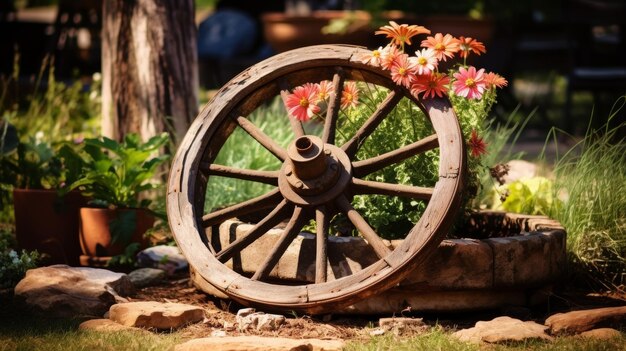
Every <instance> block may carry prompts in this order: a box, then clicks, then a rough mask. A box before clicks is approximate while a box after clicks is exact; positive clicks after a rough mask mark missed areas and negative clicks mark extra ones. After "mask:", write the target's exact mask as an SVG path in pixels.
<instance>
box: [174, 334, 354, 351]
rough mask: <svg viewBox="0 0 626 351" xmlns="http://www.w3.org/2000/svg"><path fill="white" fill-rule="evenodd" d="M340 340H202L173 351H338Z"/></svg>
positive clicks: (181, 345) (236, 338) (196, 340)
mask: <svg viewBox="0 0 626 351" xmlns="http://www.w3.org/2000/svg"><path fill="white" fill-rule="evenodd" d="M343 346H344V342H343V341H341V340H319V339H299V340H296V339H287V338H268V337H261V336H233V337H230V336H227V337H223V338H203V339H194V340H190V341H187V342H185V343H183V344H180V345H177V346H176V347H175V348H174V350H175V351H201V350H204V351H257V350H258V351H291V350H297V351H339V350H342V349H343Z"/></svg>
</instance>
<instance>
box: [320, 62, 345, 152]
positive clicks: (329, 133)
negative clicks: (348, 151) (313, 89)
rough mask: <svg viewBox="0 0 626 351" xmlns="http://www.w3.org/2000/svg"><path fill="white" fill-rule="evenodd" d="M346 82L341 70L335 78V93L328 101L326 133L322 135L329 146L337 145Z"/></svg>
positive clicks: (325, 122)
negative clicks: (340, 109)
mask: <svg viewBox="0 0 626 351" xmlns="http://www.w3.org/2000/svg"><path fill="white" fill-rule="evenodd" d="M344 80H345V75H344V72H343V70H342V69H341V68H339V69H338V72H337V73H335V75H334V77H333V92H332V94H330V99H329V101H328V108H327V109H326V120H325V121H324V132H323V134H322V140H323V141H324V142H325V143H328V144H335V131H336V128H337V116H338V115H339V106H341V92H342V91H343V83H344Z"/></svg>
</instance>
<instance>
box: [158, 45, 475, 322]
mask: <svg viewBox="0 0 626 351" xmlns="http://www.w3.org/2000/svg"><path fill="white" fill-rule="evenodd" d="M366 52H367V51H366V50H365V49H363V48H359V47H354V46H345V45H322V46H314V47H307V48H302V49H296V50H292V51H289V52H286V53H283V54H280V55H277V56H275V57H272V58H270V59H268V60H265V61H263V62H260V63H258V64H256V65H255V66H253V67H251V68H249V69H248V70H246V71H244V72H242V73H241V74H239V75H238V76H237V77H235V78H234V79H233V80H231V81H230V82H229V83H228V84H227V85H225V86H224V87H223V88H222V89H221V90H220V91H219V92H218V93H217V95H216V97H215V98H214V99H213V100H212V101H211V102H210V103H209V104H207V105H206V106H205V107H204V109H203V110H202V112H200V114H199V116H198V117H197V118H196V120H195V121H194V123H193V124H192V126H191V127H190V129H189V131H188V132H187V134H186V136H185V138H184V139H183V141H182V143H181V145H180V147H179V149H178V151H177V153H176V156H175V158H174V160H173V163H172V168H171V172H170V177H169V181H168V194H167V213H168V218H169V223H170V227H171V230H172V232H173V234H174V237H175V239H176V241H177V243H178V245H179V247H180V248H181V250H182V251H183V253H184V254H185V256H186V257H187V259H188V260H189V261H190V264H191V265H193V266H194V267H195V269H196V270H197V272H198V273H199V274H200V275H201V276H202V277H203V278H204V279H206V280H207V281H209V282H210V283H211V284H212V285H213V286H215V287H216V288H217V289H219V290H220V291H222V292H224V293H225V294H227V295H229V296H230V297H231V298H233V299H234V300H237V301H239V302H241V303H244V304H248V305H255V306H259V307H262V308H266V309H270V310H272V309H273V310H296V311H303V312H308V313H323V312H326V311H330V310H332V308H335V307H336V306H344V305H348V304H350V303H353V302H355V301H357V300H359V299H362V298H365V297H368V296H371V295H374V294H376V293H379V292H381V291H384V290H385V289H387V288H389V287H391V286H394V285H396V284H397V283H398V282H399V281H401V280H402V279H403V278H404V277H405V276H406V275H407V274H408V273H409V272H410V271H411V270H412V269H415V268H416V267H417V266H418V265H420V264H422V263H424V261H425V260H426V259H427V257H428V256H429V254H430V253H432V251H434V249H435V248H436V247H437V246H438V245H439V243H440V242H441V240H443V238H444V237H445V234H446V232H447V230H448V229H449V226H450V224H451V222H452V220H453V217H454V215H455V214H456V212H457V210H458V208H459V205H460V198H461V189H462V181H463V177H464V164H465V151H464V143H463V138H462V133H461V130H460V127H459V124H458V120H457V118H456V116H455V114H454V111H453V109H452V107H451V105H450V102H449V101H448V100H447V99H439V98H437V99H427V100H424V101H418V100H416V99H414V98H412V97H411V95H410V93H409V92H408V90H406V89H404V88H398V87H397V86H396V85H395V83H393V82H392V81H391V79H390V78H389V75H388V72H386V71H382V70H380V69H379V68H376V67H371V66H368V65H364V64H362V63H360V62H359V57H361V56H362V55H363V54H364V53H366ZM329 67H330V68H336V67H341V68H343V69H345V70H346V75H351V74H356V73H355V72H358V74H363V75H366V76H367V77H361V79H360V80H363V81H371V82H375V83H376V84H381V85H383V86H386V87H389V88H392V89H394V90H396V91H397V90H400V91H401V92H402V93H403V95H404V96H405V97H407V98H410V99H411V100H413V101H414V102H415V103H417V104H418V106H420V107H422V108H423V110H424V111H425V112H426V115H427V117H428V118H430V120H431V123H432V126H433V129H434V130H435V132H436V136H437V140H438V143H439V150H440V151H439V154H440V158H439V180H438V181H437V184H436V185H435V187H434V191H433V195H432V197H431V199H430V201H429V203H428V205H427V207H426V210H425V211H424V214H423V215H422V216H421V218H420V219H419V221H418V222H417V223H416V224H415V226H414V227H413V228H412V229H411V230H410V232H409V233H408V235H407V237H406V239H405V240H404V241H403V243H402V244H401V245H400V246H398V247H397V248H396V249H395V250H393V251H392V252H391V253H390V254H388V255H387V256H386V257H384V258H382V259H380V260H378V261H377V262H376V263H374V264H372V265H370V266H368V267H366V268H364V269H363V270H361V271H358V272H356V273H354V274H352V275H350V276H346V277H342V278H340V279H337V280H332V281H327V282H323V283H311V284H308V285H299V286H286V285H276V284H270V283H266V282H262V281H257V280H251V279H249V278H246V277H244V276H241V275H240V274H238V273H236V272H234V271H232V270H231V269H230V268H228V267H226V266H225V265H224V264H223V263H221V262H220V261H218V260H217V258H216V257H214V254H213V253H212V252H211V250H209V248H208V247H207V246H206V245H205V243H204V241H203V238H204V235H205V234H204V232H205V229H204V227H203V225H202V219H201V218H202V215H203V210H204V207H203V205H204V204H203V201H204V194H202V195H197V194H200V193H202V191H204V188H202V185H201V184H200V183H199V179H200V177H202V175H201V172H200V170H199V169H200V164H201V161H202V158H203V154H204V153H205V151H206V148H207V145H208V144H209V141H210V140H211V138H213V137H216V135H217V133H219V132H220V131H221V129H220V128H221V127H223V125H222V124H223V123H224V122H225V121H227V119H228V118H233V117H232V116H233V114H238V113H239V112H240V111H242V110H243V111H245V110H246V109H250V108H251V107H252V109H254V108H256V106H258V104H259V101H254V100H255V99H257V100H258V96H255V95H254V92H255V91H257V90H258V89H260V87H262V86H267V85H268V84H270V83H272V82H275V81H276V80H278V79H279V78H280V77H282V76H286V75H289V74H292V73H293V72H296V71H301V70H311V71H315V70H320V69H325V68H329ZM317 79H318V80H319V78H317ZM268 82H270V83H268ZM272 84H273V83H272ZM275 89H278V88H277V87H275ZM255 104H256V105H255ZM244 115H245V114H244Z"/></svg>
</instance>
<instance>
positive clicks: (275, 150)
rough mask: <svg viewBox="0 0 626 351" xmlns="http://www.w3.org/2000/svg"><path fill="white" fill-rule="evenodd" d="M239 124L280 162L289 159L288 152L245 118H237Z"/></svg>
mask: <svg viewBox="0 0 626 351" xmlns="http://www.w3.org/2000/svg"><path fill="white" fill-rule="evenodd" d="M237 124H239V126H240V127H241V128H243V130H245V131H246V132H247V133H248V134H249V135H250V136H251V137H252V138H254V139H255V140H256V141H258V142H259V143H260V144H261V145H263V147H264V148H266V149H267V151H269V152H271V153H272V154H273V155H274V156H276V157H277V158H278V159H279V160H281V161H284V160H285V159H286V158H287V151H286V150H285V149H283V148H282V147H281V146H280V145H278V144H277V143H276V142H275V141H274V140H273V139H272V138H270V137H269V136H267V134H265V133H263V131H262V130H260V129H259V128H257V126H255V125H254V124H253V123H252V122H250V121H249V120H248V119H247V118H245V117H243V116H239V117H237Z"/></svg>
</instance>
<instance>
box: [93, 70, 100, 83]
mask: <svg viewBox="0 0 626 351" xmlns="http://www.w3.org/2000/svg"><path fill="white" fill-rule="evenodd" d="M91 79H93V81H94V82H99V81H100V80H101V79H102V74H100V72H96V73H94V74H93V75H92V76H91Z"/></svg>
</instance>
